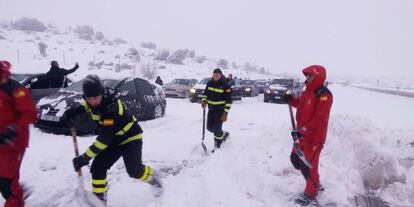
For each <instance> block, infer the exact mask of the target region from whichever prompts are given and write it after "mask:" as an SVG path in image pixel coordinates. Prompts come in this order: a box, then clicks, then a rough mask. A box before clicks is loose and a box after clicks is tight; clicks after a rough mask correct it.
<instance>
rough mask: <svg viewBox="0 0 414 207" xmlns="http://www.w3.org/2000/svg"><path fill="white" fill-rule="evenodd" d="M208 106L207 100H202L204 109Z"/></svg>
mask: <svg viewBox="0 0 414 207" xmlns="http://www.w3.org/2000/svg"><path fill="white" fill-rule="evenodd" d="M206 106H207V101H201V107H202V108H203V109H204V108H206Z"/></svg>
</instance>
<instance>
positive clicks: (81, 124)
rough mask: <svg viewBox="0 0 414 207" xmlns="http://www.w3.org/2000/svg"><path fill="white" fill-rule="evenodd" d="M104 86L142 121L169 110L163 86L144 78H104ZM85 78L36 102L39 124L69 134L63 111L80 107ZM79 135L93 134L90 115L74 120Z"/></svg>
mask: <svg viewBox="0 0 414 207" xmlns="http://www.w3.org/2000/svg"><path fill="white" fill-rule="evenodd" d="M102 81H103V84H104V86H105V87H106V88H107V89H108V90H110V91H111V92H113V93H115V94H116V95H117V96H119V98H120V99H121V100H122V101H123V102H124V103H125V104H126V105H127V106H128V108H129V109H130V110H131V111H132V113H133V114H134V115H135V117H136V118H137V119H138V120H139V121H144V120H150V119H155V118H159V117H162V116H164V114H165V109H166V105H167V103H166V100H165V94H164V91H163V90H162V88H161V87H160V86H158V85H156V84H151V83H149V82H148V81H147V80H144V79H141V78H125V79H122V80H115V79H104V80H102ZM82 83H83V80H81V81H79V82H76V83H74V84H72V85H71V86H69V87H67V88H65V89H62V90H60V91H58V92H57V93H55V94H52V95H49V96H47V97H45V98H43V99H41V100H40V101H39V103H38V104H37V107H36V108H37V113H38V119H39V120H38V122H37V123H36V124H35V126H36V127H38V128H40V129H42V130H44V131H47V132H52V133H56V134H69V128H68V127H67V126H66V125H64V124H63V123H62V122H61V117H62V115H63V113H64V112H65V111H66V110H68V109H70V108H73V107H77V106H79V105H80V104H81V102H82V101H83V98H82ZM74 122H75V124H76V128H77V130H78V133H79V134H93V133H94V131H95V129H96V124H95V122H93V121H92V120H91V119H90V117H89V116H88V115H87V114H83V115H81V116H77V117H76V118H75V120H74Z"/></svg>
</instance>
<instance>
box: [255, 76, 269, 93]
mask: <svg viewBox="0 0 414 207" xmlns="http://www.w3.org/2000/svg"><path fill="white" fill-rule="evenodd" d="M256 83H257V87H259V93H265V91H266V89H267V88H269V85H270V81H267V80H263V79H260V80H256Z"/></svg>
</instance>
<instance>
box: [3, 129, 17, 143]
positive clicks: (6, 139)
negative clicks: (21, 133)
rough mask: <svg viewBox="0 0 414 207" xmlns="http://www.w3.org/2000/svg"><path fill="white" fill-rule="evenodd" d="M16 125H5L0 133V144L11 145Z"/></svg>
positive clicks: (14, 137) (15, 132)
mask: <svg viewBox="0 0 414 207" xmlns="http://www.w3.org/2000/svg"><path fill="white" fill-rule="evenodd" d="M16 135H17V125H15V124H11V125H9V126H7V127H6V129H5V130H4V132H3V133H1V134H0V145H13V140H14V139H16Z"/></svg>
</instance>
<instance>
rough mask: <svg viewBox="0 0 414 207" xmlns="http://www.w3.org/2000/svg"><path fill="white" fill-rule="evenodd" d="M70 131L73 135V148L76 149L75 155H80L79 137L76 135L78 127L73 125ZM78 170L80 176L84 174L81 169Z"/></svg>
mask: <svg viewBox="0 0 414 207" xmlns="http://www.w3.org/2000/svg"><path fill="white" fill-rule="evenodd" d="M70 133H71V135H72V140H73V149H74V150H75V157H77V156H79V147H78V139H77V136H76V128H75V127H71V128H70ZM77 172H78V176H79V177H81V176H82V171H81V170H80V169H79V170H78V171H77Z"/></svg>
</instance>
